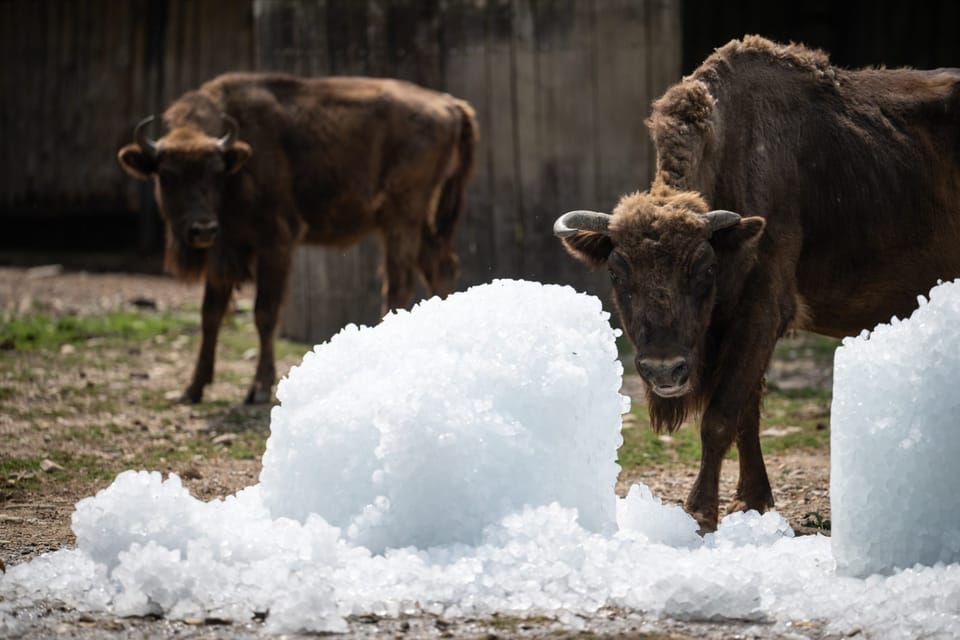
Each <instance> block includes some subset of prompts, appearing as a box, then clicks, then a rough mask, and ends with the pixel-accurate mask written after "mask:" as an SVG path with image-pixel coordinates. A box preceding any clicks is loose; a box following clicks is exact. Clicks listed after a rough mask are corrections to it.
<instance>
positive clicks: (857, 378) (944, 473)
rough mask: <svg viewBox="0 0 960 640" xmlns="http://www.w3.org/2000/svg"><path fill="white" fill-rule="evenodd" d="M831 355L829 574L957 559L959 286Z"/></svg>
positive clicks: (947, 287)
mask: <svg viewBox="0 0 960 640" xmlns="http://www.w3.org/2000/svg"><path fill="white" fill-rule="evenodd" d="M918 301H919V304H920V306H919V308H917V310H916V311H914V312H913V315H911V316H910V318H909V320H906V321H899V320H897V319H896V318H894V319H893V320H892V321H891V323H890V324H881V325H879V326H878V327H876V329H874V330H873V332H871V333H868V332H866V331H865V332H863V334H861V335H860V336H859V337H858V338H848V339H846V340H844V343H843V346H841V347H840V348H839V349H837V353H836V359H835V367H834V396H833V412H832V418H831V420H832V431H831V444H830V448H831V474H830V496H831V503H832V508H831V511H832V513H833V516H832V517H833V549H834V555H835V557H836V560H837V569H838V571H840V572H841V573H844V574H847V575H856V576H863V575H869V574H871V573H878V572H890V571H891V570H893V569H896V568H903V567H912V566H913V565H915V564H918V563H919V564H922V565H926V566H930V565H933V564H936V563H938V562H941V563H952V562H957V561H960V498H958V495H960V494H958V491H960V389H958V386H957V385H958V380H960V281H955V282H951V283H946V284H941V285H939V286H937V287H934V288H933V289H932V290H931V291H930V300H929V302H928V301H927V300H926V299H925V298H924V297H922V296H921V297H920V298H919V299H918Z"/></svg>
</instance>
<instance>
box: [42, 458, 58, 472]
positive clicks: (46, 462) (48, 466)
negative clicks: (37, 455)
mask: <svg viewBox="0 0 960 640" xmlns="http://www.w3.org/2000/svg"><path fill="white" fill-rule="evenodd" d="M40 470H41V471H43V472H45V473H53V472H54V471H63V467H61V466H60V465H59V464H57V463H56V462H54V461H53V460H51V459H50V458H44V459H43V460H42V461H41V462H40Z"/></svg>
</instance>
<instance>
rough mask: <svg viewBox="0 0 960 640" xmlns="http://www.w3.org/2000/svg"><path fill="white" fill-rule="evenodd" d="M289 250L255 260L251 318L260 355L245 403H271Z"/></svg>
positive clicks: (275, 377) (275, 374)
mask: <svg viewBox="0 0 960 640" xmlns="http://www.w3.org/2000/svg"><path fill="white" fill-rule="evenodd" d="M291 251H292V250H291V249H288V250H286V251H279V250H278V251H276V252H275V254H276V255H272V256H260V257H259V259H258V261H257V298H256V302H255V303H254V309H253V319H254V323H255V324H256V325H257V335H258V337H259V339H260V353H259V356H258V358H257V371H256V373H255V374H254V377H253V382H252V383H251V384H250V389H249V391H247V397H246V398H245V399H244V402H245V403H246V404H263V403H266V402H270V399H271V394H272V392H273V383H274V382H275V381H276V379H277V367H276V361H275V355H274V349H273V347H274V341H275V338H276V331H277V321H278V319H279V317H280V309H281V307H282V306H283V299H284V296H285V295H286V289H287V280H288V278H289V275H290V255H291Z"/></svg>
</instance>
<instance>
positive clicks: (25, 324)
mask: <svg viewBox="0 0 960 640" xmlns="http://www.w3.org/2000/svg"><path fill="white" fill-rule="evenodd" d="M198 322H199V320H198V319H196V318H194V319H191V320H188V319H187V318H186V317H185V316H182V315H175V314H171V313H143V312H137V311H115V312H111V313H108V314H104V315H92V316H79V315H73V316H62V317H54V316H51V315H47V314H43V313H36V314H27V315H22V316H17V317H15V318H13V319H11V320H10V321H9V322H7V323H5V324H3V325H2V326H0V345H4V348H6V349H8V350H18V351H30V350H34V349H55V348H57V347H60V346H62V345H65V344H73V345H75V344H81V343H84V342H86V341H88V340H90V339H93V338H105V339H120V340H134V341H135V340H143V339H145V338H149V337H153V336H157V335H161V334H167V333H174V332H182V331H188V330H189V331H196V330H197V327H198Z"/></svg>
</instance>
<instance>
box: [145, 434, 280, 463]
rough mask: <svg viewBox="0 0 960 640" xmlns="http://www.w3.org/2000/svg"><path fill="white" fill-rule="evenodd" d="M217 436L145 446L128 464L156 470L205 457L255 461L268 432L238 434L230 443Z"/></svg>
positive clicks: (261, 452) (261, 450) (260, 453)
mask: <svg viewBox="0 0 960 640" xmlns="http://www.w3.org/2000/svg"><path fill="white" fill-rule="evenodd" d="M215 437H216V436H209V435H201V436H197V437H194V438H190V439H188V440H185V441H182V442H179V443H177V444H176V445H172V444H165V445H161V446H153V447H148V448H147V449H144V450H143V451H142V452H141V453H140V454H138V455H137V457H136V458H135V459H134V460H132V461H130V462H128V463H126V464H127V466H131V465H132V466H134V467H142V468H146V469H159V468H160V467H161V466H162V465H163V464H164V463H166V464H179V463H185V462H190V461H192V460H194V459H196V458H197V457H200V458H203V459H205V460H213V459H217V458H226V459H229V460H255V459H257V458H258V457H260V456H262V455H263V452H264V451H265V450H266V444H267V434H266V433H265V432H264V433H259V432H253V431H251V432H246V433H238V434H236V437H235V438H234V439H233V440H231V441H230V442H229V444H220V443H216V442H214V438H215Z"/></svg>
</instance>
